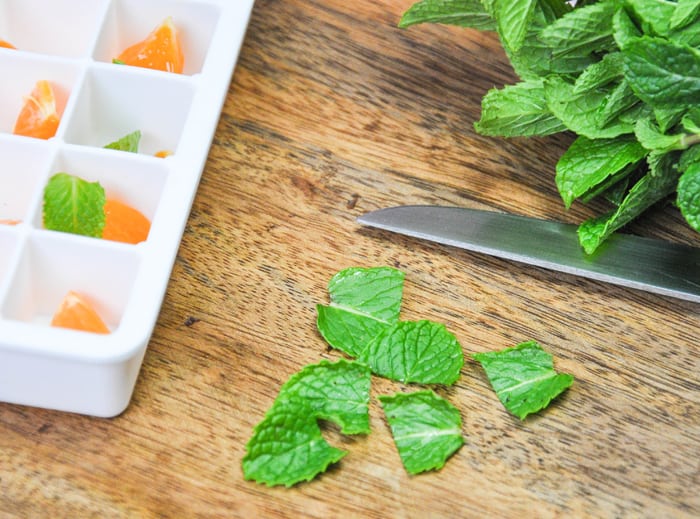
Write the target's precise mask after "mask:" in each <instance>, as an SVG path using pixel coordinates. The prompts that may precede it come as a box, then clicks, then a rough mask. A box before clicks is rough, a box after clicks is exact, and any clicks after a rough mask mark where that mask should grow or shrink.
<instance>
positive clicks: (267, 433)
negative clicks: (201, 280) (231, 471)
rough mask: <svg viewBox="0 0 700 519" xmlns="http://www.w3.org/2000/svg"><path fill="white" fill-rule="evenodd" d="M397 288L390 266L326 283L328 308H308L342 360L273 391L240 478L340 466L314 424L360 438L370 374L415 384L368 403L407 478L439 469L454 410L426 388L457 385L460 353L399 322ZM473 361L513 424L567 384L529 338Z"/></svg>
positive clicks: (421, 328) (435, 330)
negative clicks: (376, 410)
mask: <svg viewBox="0 0 700 519" xmlns="http://www.w3.org/2000/svg"><path fill="white" fill-rule="evenodd" d="M403 286H404V273H403V272H401V271H400V270H397V269H395V268H392V267H369V268H363V267H350V268H347V269H344V270H341V271H340V272H338V273H337V274H335V275H334V276H333V278H332V279H331V281H330V282H329V284H328V291H329V295H330V304H327V305H324V304H319V305H317V312H318V315H317V321H316V326H317V329H318V331H319V333H320V335H321V336H322V337H323V338H324V339H325V341H326V342H327V343H328V344H329V345H330V346H331V347H333V348H335V349H337V350H339V351H340V352H342V353H344V354H345V355H346V356H347V357H349V358H341V359H340V360H338V361H336V362H331V361H328V360H322V361H320V362H318V363H316V364H310V365H308V366H305V367H304V368H302V369H301V370H300V371H298V372H297V373H295V374H294V375H292V376H291V377H290V378H289V379H288V380H287V382H285V383H284V384H283V385H282V387H281V388H280V390H279V393H278V395H277V397H276V398H275V400H274V402H273V404H272V406H271V407H270V408H269V409H268V411H267V412H266V414H265V417H264V418H263V419H262V421H260V422H259V423H258V424H257V425H256V426H255V427H254V429H253V435H252V437H251V438H250V440H249V441H248V443H247V444H246V454H245V456H244V458H243V460H242V466H243V474H244V477H245V479H247V480H253V481H256V482H258V483H264V484H266V485H268V486H276V485H284V486H287V487H290V486H292V485H295V484H297V483H299V482H302V481H310V480H312V479H313V478H315V477H316V476H317V475H318V474H320V473H322V472H324V471H325V470H326V469H327V468H328V467H329V466H330V465H331V464H334V463H336V462H338V461H339V460H340V459H342V458H343V457H344V456H345V455H346V454H347V452H346V451H343V450H341V449H338V448H335V447H333V446H331V445H330V444H329V443H328V442H327V441H326V439H325V438H324V437H323V433H322V430H321V427H320V426H319V420H325V421H330V422H333V423H335V424H337V425H338V427H339V428H340V433H342V434H346V435H355V434H365V435H366V434H369V433H370V422H369V402H370V388H371V378H372V375H376V376H380V377H384V378H387V379H390V380H394V381H397V382H401V383H403V384H407V385H408V384H420V385H421V386H423V389H420V390H415V391H399V392H396V393H395V394H393V395H379V396H378V397H377V400H378V401H379V403H380V405H381V408H382V410H383V411H384V415H385V418H386V421H387V423H388V425H389V428H390V429H391V434H392V437H393V440H394V444H395V446H396V449H397V451H398V454H399V457H400V458H401V462H402V463H403V466H404V468H405V470H406V471H407V472H408V473H409V474H412V475H414V474H419V473H422V472H425V471H429V470H438V469H440V468H442V467H443V466H444V465H445V463H446V461H447V459H448V458H449V457H450V456H452V455H453V454H454V453H455V452H456V451H457V450H458V449H459V448H460V447H461V446H462V445H463V443H464V438H463V436H462V419H461V415H460V412H459V410H458V409H457V408H456V407H455V406H453V405H452V404H451V403H450V402H448V401H447V400H446V399H445V398H443V397H441V396H439V395H437V394H436V393H435V392H434V391H433V390H432V389H429V388H427V389H426V388H425V386H430V385H440V386H443V387H444V386H450V385H452V384H454V383H455V382H456V381H457V380H458V379H459V376H460V372H461V370H462V367H463V365H464V353H463V350H462V347H461V345H460V344H459V342H458V341H457V339H456V338H455V336H454V335H453V334H452V333H451V332H449V331H448V330H447V328H446V327H445V326H444V325H443V324H439V323H435V322H432V321H428V320H419V321H403V320H401V319H400V310H401V303H402V298H403ZM472 357H473V358H474V359H475V360H476V361H478V362H479V363H480V364H481V366H482V367H483V369H484V371H485V373H486V376H487V378H488V380H489V382H490V383H491V385H492V387H493V389H494V391H495V392H496V395H497V396H498V398H499V400H500V401H501V403H502V404H503V405H504V407H505V408H506V409H507V410H508V411H509V412H511V413H512V414H514V415H515V416H517V417H518V418H520V419H521V420H523V419H525V417H526V416H527V415H529V414H531V413H536V412H538V411H541V410H542V409H544V408H545V407H547V406H548V405H549V403H550V402H551V401H552V400H553V399H554V398H556V397H557V396H558V395H559V394H560V393H562V392H563V391H564V390H566V389H567V388H568V387H569V386H571V384H572V383H573V377H572V376H571V375H569V374H566V373H564V374H561V373H557V372H556V371H555V370H554V367H553V362H552V356H551V355H550V354H548V353H547V352H545V351H544V350H543V349H542V348H541V347H540V345H539V344H537V343H536V342H535V341H527V342H524V343H521V344H518V345H517V346H514V347H510V348H505V349H503V350H500V351H491V352H482V353H475V354H473V355H472Z"/></svg>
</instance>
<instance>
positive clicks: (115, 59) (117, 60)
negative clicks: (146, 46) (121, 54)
mask: <svg viewBox="0 0 700 519" xmlns="http://www.w3.org/2000/svg"><path fill="white" fill-rule="evenodd" d="M112 63H113V64H114V65H126V63H124V62H123V61H122V60H120V59H117V58H114V59H113V60H112Z"/></svg>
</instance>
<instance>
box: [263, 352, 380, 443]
mask: <svg viewBox="0 0 700 519" xmlns="http://www.w3.org/2000/svg"><path fill="white" fill-rule="evenodd" d="M370 376H371V372H370V369H369V367H368V366H366V365H364V364H361V363H359V362H350V361H347V360H339V361H338V362H329V361H327V360H322V361H321V362H319V363H318V364H312V365H309V366H306V367H305V368H303V369H302V370H301V371H299V372H298V373H296V374H295V375H293V376H292V377H290V379H289V380H288V381H287V382H286V383H285V384H284V385H283V386H282V388H281V389H280V392H279V395H278V396H277V398H276V399H275V402H274V404H273V411H274V408H275V407H280V406H287V405H289V403H290V402H291V403H298V402H300V401H301V402H303V403H305V404H306V405H307V406H308V407H309V408H310V412H311V413H312V414H313V415H314V416H315V417H316V418H321V419H324V420H330V421H332V422H334V423H337V424H338V425H340V427H341V432H342V433H343V434H360V433H364V434H367V433H369V408H368V405H369V388H370Z"/></svg>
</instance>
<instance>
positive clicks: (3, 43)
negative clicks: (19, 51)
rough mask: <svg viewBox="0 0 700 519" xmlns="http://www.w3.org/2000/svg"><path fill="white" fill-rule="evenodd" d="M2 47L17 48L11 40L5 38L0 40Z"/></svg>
mask: <svg viewBox="0 0 700 519" xmlns="http://www.w3.org/2000/svg"><path fill="white" fill-rule="evenodd" d="M0 47H4V48H6V49H16V48H17V47H15V46H14V45H12V44H11V43H10V42H9V41H5V40H0Z"/></svg>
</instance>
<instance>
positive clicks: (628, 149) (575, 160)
mask: <svg viewBox="0 0 700 519" xmlns="http://www.w3.org/2000/svg"><path fill="white" fill-rule="evenodd" d="M646 154H647V152H646V150H645V149H644V148H643V147H642V146H641V145H640V144H639V143H638V142H637V141H636V139H635V138H634V136H631V135H621V136H619V137H615V138H612V139H588V138H587V137H578V138H577V139H576V140H575V141H574V142H573V143H572V144H571V146H569V149H568V150H567V151H566V152H565V153H564V155H562V156H561V158H560V159H559V162H557V167H556V171H557V174H556V183H557V188H558V189H559V193H560V194H561V197H562V199H563V200H564V204H565V205H566V207H567V208H568V207H570V206H571V204H572V203H573V201H574V200H576V199H577V198H580V197H583V196H585V195H587V194H588V193H589V192H590V191H591V190H592V189H595V188H596V187H597V186H599V185H600V184H601V183H603V182H605V181H606V180H608V179H609V178H611V177H615V178H616V179H619V178H620V177H619V175H627V174H628V173H629V172H630V166H636V164H637V163H638V162H639V161H641V160H642V159H643V158H644V157H645V156H646Z"/></svg>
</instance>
